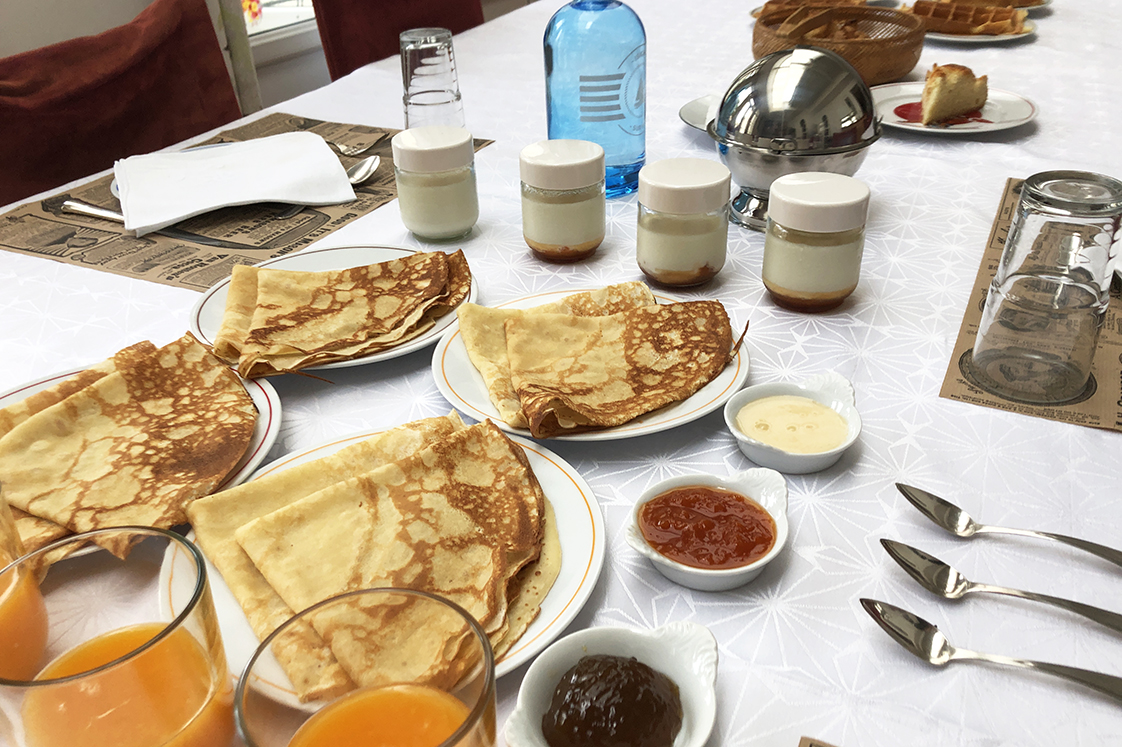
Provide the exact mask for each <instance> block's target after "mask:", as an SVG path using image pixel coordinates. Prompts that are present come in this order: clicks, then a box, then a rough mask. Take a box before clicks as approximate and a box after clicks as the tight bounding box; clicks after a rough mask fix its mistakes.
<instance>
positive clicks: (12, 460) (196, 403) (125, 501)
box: [0, 334, 257, 556]
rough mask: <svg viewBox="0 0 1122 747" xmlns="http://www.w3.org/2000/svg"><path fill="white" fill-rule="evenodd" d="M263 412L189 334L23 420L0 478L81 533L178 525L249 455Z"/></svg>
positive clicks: (4, 454)
mask: <svg viewBox="0 0 1122 747" xmlns="http://www.w3.org/2000/svg"><path fill="white" fill-rule="evenodd" d="M256 419H257V409H256V407H255V406H254V404H253V401H252V400H251V399H250V397H249V394H248V393H247V392H246V390H245V387H244V386H243V385H242V383H241V381H240V380H239V379H238V377H237V376H236V375H235V374H234V373H233V371H231V370H230V369H229V368H227V367H226V366H224V365H223V364H222V362H221V361H219V360H218V359H217V358H215V357H214V356H213V355H211V353H210V351H208V350H207V348H206V347H205V346H203V345H202V344H200V343H199V342H198V340H196V339H195V338H194V337H193V336H191V335H190V334H188V335H186V336H184V337H182V338H180V339H179V340H177V341H175V342H173V343H171V344H169V345H166V346H164V347H162V348H159V349H158V350H156V351H154V352H153V353H152V354H150V355H137V356H135V360H133V361H132V362H131V364H130V365H128V366H126V367H122V368H120V369H119V370H116V371H114V372H112V373H108V374H106V375H105V376H102V377H101V378H99V379H97V380H96V381H94V382H93V383H92V384H89V385H88V386H86V387H84V388H82V389H80V390H78V391H76V392H74V393H73V394H71V395H70V396H68V397H66V398H65V399H63V400H62V401H60V402H58V403H56V404H54V405H52V406H50V407H47V408H46V409H44V410H42V411H40V412H38V413H37V414H35V415H33V416H31V417H30V418H28V419H27V420H25V421H23V422H22V423H20V424H19V425H17V426H16V427H14V428H13V429H12V430H11V431H10V432H9V433H8V434H7V435H6V436H4V437H3V438H2V439H0V482H2V483H3V485H4V495H5V497H6V498H7V499H8V502H9V503H11V504H12V505H13V506H15V507H17V508H20V509H22V510H24V511H27V512H28V513H31V514H34V515H35V516H39V517H43V518H46V519H49V520H50V521H53V522H55V523H57V524H61V525H63V526H65V527H66V528H67V529H69V530H70V531H73V532H85V531H90V530H93V529H98V528H102V527H109V526H121V525H125V524H139V525H144V526H154V527H171V526H175V525H177V524H182V523H184V522H185V521H186V518H187V515H186V506H187V503H189V502H190V501H191V500H193V499H195V498H197V497H199V496H202V495H206V494H207V493H209V492H210V491H211V490H213V489H214V488H215V486H217V485H218V484H219V483H220V482H221V481H222V479H223V478H224V477H225V476H226V475H227V474H228V473H229V472H230V470H231V469H232V468H233V467H234V465H236V464H237V462H238V460H239V459H241V456H242V454H243V453H244V452H245V450H246V447H247V446H248V445H249V442H250V439H251V438H252V435H253V429H254V424H255V422H256ZM106 547H107V549H109V550H111V551H112V552H114V553H115V554H118V555H121V556H123V555H124V554H126V553H127V551H128V548H129V543H128V542H127V541H125V540H120V541H111V542H108V543H107V544H106Z"/></svg>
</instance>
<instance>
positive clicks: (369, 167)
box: [347, 156, 382, 187]
mask: <svg viewBox="0 0 1122 747" xmlns="http://www.w3.org/2000/svg"><path fill="white" fill-rule="evenodd" d="M381 164H382V157H381V156H370V157H369V158H364V159H362V160H361V161H359V162H358V163H356V164H354V165H353V166H351V167H350V168H349V169H347V181H349V182H350V183H351V184H353V185H355V186H356V187H357V186H358V185H359V184H362V183H363V182H365V181H366V180H367V179H369V178H370V177H372V176H374V172H375V171H377V170H378V167H379V166H380V165H381Z"/></svg>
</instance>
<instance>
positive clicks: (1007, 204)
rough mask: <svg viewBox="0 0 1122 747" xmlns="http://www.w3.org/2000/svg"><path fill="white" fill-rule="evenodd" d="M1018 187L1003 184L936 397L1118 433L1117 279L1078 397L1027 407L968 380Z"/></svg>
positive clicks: (1121, 361) (1121, 379)
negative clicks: (1051, 403)
mask: <svg viewBox="0 0 1122 747" xmlns="http://www.w3.org/2000/svg"><path fill="white" fill-rule="evenodd" d="M1023 181H1024V180H1023V179H1009V180H1007V181H1006V182H1005V191H1004V193H1003V194H1002V196H1001V203H1000V206H999V208H998V211H997V216H996V217H995V218H994V221H993V227H992V228H991V229H990V236H989V241H988V242H987V243H986V250H985V253H984V254H983V255H982V264H981V266H980V267H979V268H978V276H977V277H976V278H975V280H974V290H973V291H972V292H971V294H970V303H969V304H967V307H966V313H965V314H964V315H963V318H962V326H961V327H960V328H959V330H958V340H957V341H956V342H955V346H954V352H953V353H952V355H951V360H950V362H949V364H948V366H947V373H946V376H945V377H944V378H943V388H942V389H941V390H940V391H939V396H941V397H946V398H947V399H954V400H958V401H960V402H970V403H971V404H975V405H983V406H985V407H993V408H996V409H999V410H1007V411H1009V412H1017V413H1021V414H1022V415H1030V416H1032V417H1037V418H1046V419H1048V420H1058V421H1060V422H1064V423H1075V424H1076V425H1086V426H1090V427H1092V428H1105V429H1108V430H1114V431H1122V314H1120V313H1119V308H1120V307H1122V299H1120V295H1119V287H1118V283H1117V278H1116V282H1115V285H1114V287H1113V288H1112V289H1111V295H1110V306H1109V308H1108V309H1107V312H1106V320H1105V321H1104V323H1103V327H1102V330H1101V332H1100V333H1099V340H1098V347H1097V348H1096V349H1095V358H1094V362H1093V363H1092V366H1091V380H1090V381H1089V382H1088V383H1087V387H1086V389H1084V391H1083V394H1082V395H1080V396H1079V397H1077V398H1076V399H1074V400H1072V401H1070V402H1065V403H1063V404H1059V405H1036V404H1027V403H1024V402H1016V401H1013V400H1009V399H1004V398H1002V397H1000V396H998V395H996V394H991V393H989V392H987V391H986V390H984V389H982V388H981V387H979V386H977V385H976V384H975V383H973V381H972V379H971V373H970V354H971V351H972V348H973V346H974V337H975V335H977V333H978V324H979V323H980V322H981V320H982V307H983V306H985V303H986V294H987V293H988V291H989V286H990V282H991V281H992V280H993V277H994V275H995V274H996V273H997V266H998V263H999V262H1000V261H1001V252H1002V249H1003V248H1004V246H1005V239H1006V237H1007V236H1008V235H1009V226H1010V225H1011V224H1012V222H1013V214H1014V212H1015V211H1016V209H1017V202H1018V200H1019V199H1020V195H1021V182H1023Z"/></svg>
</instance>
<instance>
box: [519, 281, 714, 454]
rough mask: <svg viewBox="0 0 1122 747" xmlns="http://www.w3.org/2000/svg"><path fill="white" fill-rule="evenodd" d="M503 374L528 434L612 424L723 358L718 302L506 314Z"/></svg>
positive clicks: (682, 390) (706, 376) (679, 392)
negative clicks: (588, 313) (506, 370)
mask: <svg viewBox="0 0 1122 747" xmlns="http://www.w3.org/2000/svg"><path fill="white" fill-rule="evenodd" d="M506 343H507V354H508V357H509V359H510V374H511V382H512V384H513V386H514V390H515V392H516V393H517V395H518V399H519V402H521V404H522V411H523V413H524V414H525V416H526V419H527V421H528V422H529V426H530V432H531V433H532V434H533V436H534V437H535V438H549V437H550V436H556V435H559V434H562V433H576V432H579V431H585V430H590V429H594V428H606V427H610V426H614V425H621V424H623V423H626V422H628V421H629V420H632V419H634V418H636V417H638V416H640V415H642V414H644V413H647V412H650V411H652V410H655V409H658V408H659V407H662V406H663V405H667V404H669V403H671V402H675V401H677V400H681V399H685V398H686V397H689V396H690V395H692V394H693V393H694V392H696V391H697V390H698V389H700V388H701V387H703V386H705V385H706V384H708V383H709V382H710V381H712V380H713V379H714V378H715V377H716V376H717V374H719V373H720V372H721V371H722V370H723V369H724V367H725V366H726V365H727V364H728V362H729V360H730V357H731V348H732V327H731V326H730V324H729V318H728V314H727V313H726V312H725V308H724V306H723V305H721V303H720V302H719V301H691V302H688V303H675V304H666V305H660V306H646V307H642V308H638V309H632V310H630V311H625V312H623V313H620V314H613V315H611V316H599V317H576V316H569V315H564V314H526V315H522V316H516V317H512V318H510V319H508V320H507V321H506Z"/></svg>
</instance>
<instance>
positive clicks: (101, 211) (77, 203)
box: [59, 200, 125, 223]
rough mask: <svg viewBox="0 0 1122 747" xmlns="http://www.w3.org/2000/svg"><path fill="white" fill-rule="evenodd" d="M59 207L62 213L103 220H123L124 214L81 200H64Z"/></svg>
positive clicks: (122, 221) (117, 221)
mask: <svg viewBox="0 0 1122 747" xmlns="http://www.w3.org/2000/svg"><path fill="white" fill-rule="evenodd" d="M59 209H60V210H61V211H62V212H64V213H73V214H75V215H88V216H90V217H92V218H102V219H104V220H111V221H114V222H116V223H124V222H125V216H123V215H121V214H120V213H118V212H116V211H115V210H110V209H108V208H103V207H98V206H97V205H91V204H90V203H88V202H82V201H81V200H65V201H63V203H62V205H60V206H59Z"/></svg>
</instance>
